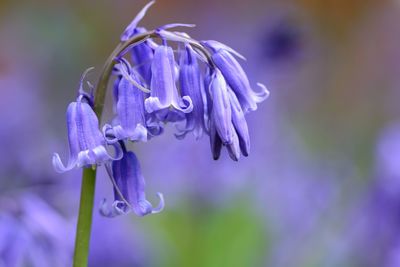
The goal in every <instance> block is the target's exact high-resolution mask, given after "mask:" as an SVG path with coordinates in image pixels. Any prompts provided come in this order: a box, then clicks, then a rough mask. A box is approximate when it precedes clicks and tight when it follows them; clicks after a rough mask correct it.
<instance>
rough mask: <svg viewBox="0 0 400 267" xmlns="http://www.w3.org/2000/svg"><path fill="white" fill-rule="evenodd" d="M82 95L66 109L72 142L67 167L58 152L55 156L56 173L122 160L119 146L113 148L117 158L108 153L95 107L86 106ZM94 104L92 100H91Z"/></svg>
mask: <svg viewBox="0 0 400 267" xmlns="http://www.w3.org/2000/svg"><path fill="white" fill-rule="evenodd" d="M82 81H83V78H82V80H81V84H80V92H81V93H80V94H79V96H78V98H77V100H76V102H72V103H70V104H69V106H68V108H67V129H68V141H69V150H70V154H69V160H68V164H67V165H66V166H65V165H64V164H63V163H62V161H61V159H60V156H59V155H58V154H57V153H54V155H53V166H54V168H55V170H56V171H57V172H60V173H61V172H65V171H68V170H71V169H73V168H75V167H78V168H79V167H88V166H90V165H99V164H101V163H105V162H107V161H110V160H116V159H119V158H121V157H122V153H120V152H121V149H120V147H119V146H118V145H113V146H114V148H115V151H116V156H115V157H113V156H111V155H110V154H109V153H108V152H107V150H106V141H105V139H104V137H103V135H102V133H101V131H100V130H99V120H98V119H97V116H96V114H95V113H94V111H93V109H92V107H91V106H90V105H89V104H88V103H87V98H88V97H87V96H85V95H84V94H83V93H82V90H81V89H82ZM88 102H91V101H88Z"/></svg>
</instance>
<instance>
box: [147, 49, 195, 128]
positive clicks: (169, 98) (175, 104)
mask: <svg viewBox="0 0 400 267" xmlns="http://www.w3.org/2000/svg"><path fill="white" fill-rule="evenodd" d="M151 72H152V77H151V84H150V89H151V92H150V97H149V98H147V99H146V100H145V108H146V111H147V112H148V113H153V112H155V113H156V116H157V117H158V119H159V120H161V121H171V120H174V119H176V114H174V113H176V112H177V113H178V114H179V113H189V112H191V111H192V109H193V104H192V100H191V99H190V97H189V96H183V97H180V96H179V94H178V90H177V88H176V84H175V80H176V74H175V60H174V53H173V51H172V48H171V47H168V46H166V45H160V46H158V47H157V48H156V49H155V52H154V59H153V62H152V64H151ZM171 117H172V118H171Z"/></svg>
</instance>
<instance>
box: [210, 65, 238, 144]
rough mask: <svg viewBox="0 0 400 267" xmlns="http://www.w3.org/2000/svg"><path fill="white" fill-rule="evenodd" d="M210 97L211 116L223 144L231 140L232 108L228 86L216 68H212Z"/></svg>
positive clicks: (229, 142)
mask: <svg viewBox="0 0 400 267" xmlns="http://www.w3.org/2000/svg"><path fill="white" fill-rule="evenodd" d="M209 91H210V94H211V98H212V101H213V102H212V110H211V116H212V117H213V120H214V122H215V128H216V130H217V132H218V134H219V136H220V138H221V140H222V142H223V144H231V143H232V142H233V133H232V130H233V128H232V127H231V125H232V110H231V104H230V100H229V94H228V86H227V84H226V82H225V79H224V77H223V76H222V74H221V72H220V71H219V70H218V69H215V70H214V73H213V75H212V78H211V82H210V85H209Z"/></svg>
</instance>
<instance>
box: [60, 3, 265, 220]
mask: <svg viewBox="0 0 400 267" xmlns="http://www.w3.org/2000/svg"><path fill="white" fill-rule="evenodd" d="M153 4H154V1H152V2H150V3H148V4H147V5H146V6H145V7H144V8H143V9H142V10H141V11H140V12H139V14H138V15H137V16H136V17H135V18H134V19H133V21H132V22H131V23H130V24H129V25H128V27H127V28H126V29H125V31H124V32H123V33H122V35H121V38H120V40H121V44H120V45H119V46H118V47H117V48H116V50H115V51H114V52H113V54H112V56H110V60H109V61H107V63H106V68H105V70H109V72H108V73H111V75H113V76H114V77H113V78H115V82H114V87H113V94H112V95H113V98H114V99H113V103H114V109H113V110H114V113H115V117H114V118H113V120H112V121H111V122H110V123H108V124H105V125H102V126H103V127H102V129H103V134H101V132H100V130H99V126H100V125H99V119H98V118H97V116H96V114H95V112H94V111H93V107H94V105H95V104H96V107H98V106H102V105H103V103H94V101H95V99H94V98H93V94H88V93H85V92H84V91H83V89H82V81H81V86H80V90H79V96H78V98H77V100H76V101H75V102H73V103H71V104H70V106H69V107H68V110H67V124H68V137H69V143H70V160H69V162H68V164H67V166H64V165H63V164H62V162H61V160H60V157H59V156H58V154H55V155H54V157H53V164H54V167H55V168H56V170H57V171H60V172H62V171H66V170H69V169H72V168H74V167H90V166H91V165H100V164H102V163H105V164H104V165H105V166H106V169H107V171H108V173H109V176H110V178H111V181H112V184H113V187H114V193H115V201H114V203H113V204H112V208H111V209H107V207H106V205H105V203H103V205H102V208H101V212H102V214H103V215H105V216H109V217H113V216H116V215H120V214H125V213H128V212H130V211H133V212H134V213H135V214H137V215H138V216H144V215H147V214H151V213H157V212H159V211H161V210H162V208H163V206H164V201H163V197H162V195H161V194H159V197H160V204H159V206H158V207H156V208H153V206H152V205H151V204H150V202H149V201H147V200H146V197H145V193H144V186H145V182H144V178H143V176H142V173H141V169H140V164H139V161H138V159H137V157H136V155H135V154H134V153H133V152H129V151H127V150H126V145H125V143H126V142H128V141H131V142H145V141H148V140H149V139H150V138H152V137H155V136H158V135H160V134H162V133H163V129H164V125H165V124H167V123H173V124H175V126H176V129H177V133H176V134H175V136H176V137H177V138H178V139H181V138H183V137H185V136H186V134H188V133H190V132H193V134H194V136H195V137H196V139H199V138H200V137H202V136H203V135H204V134H206V135H209V138H210V144H211V151H212V155H213V158H214V159H218V158H219V157H220V154H221V150H222V147H225V148H226V150H227V152H228V154H229V156H230V157H231V158H232V159H233V160H235V161H238V160H239V158H240V157H241V155H244V156H248V155H249V152H250V137H249V128H248V126H247V122H246V118H245V115H246V113H248V112H250V111H253V110H255V109H256V108H257V104H258V103H260V102H261V101H263V100H264V99H265V98H266V97H267V96H268V91H267V89H266V88H265V86H263V85H262V84H258V85H259V86H260V87H261V88H262V90H261V91H260V92H255V91H253V90H252V88H251V86H250V82H249V80H248V78H247V75H246V73H245V72H244V70H243V68H242V67H241V66H240V64H239V62H238V61H237V60H236V59H235V57H234V56H237V57H242V56H241V55H240V54H238V53H237V52H236V51H234V50H233V49H232V48H230V47H228V46H226V45H224V44H222V43H219V42H217V41H203V42H200V41H197V40H194V39H193V38H191V37H190V36H189V35H188V34H187V33H183V32H176V31H172V30H171V29H172V28H175V27H193V26H194V25H193V24H182V23H172V24H166V25H163V26H161V27H158V28H156V29H155V30H150V31H147V30H146V28H144V27H139V26H138V24H139V22H140V20H141V19H142V18H143V17H144V15H145V13H146V12H147V10H148V9H149V7H150V6H151V5H153ZM156 39H158V41H156ZM171 42H175V43H178V45H177V47H178V48H179V49H178V54H179V64H178V63H177V62H176V61H175V54H174V53H175V52H174V49H173V48H172V47H171V46H170V43H171ZM127 55H131V57H130V58H128V57H127ZM203 72H204V73H203ZM105 74H107V72H104V73H103V75H105ZM102 78H104V79H102V80H101V82H104V81H107V80H108V78H109V76H107V77H103V76H102ZM82 80H83V78H82ZM102 84H103V83H100V86H99V87H98V88H101V89H104V87H102ZM103 93H104V92H101V93H100V94H99V95H101V96H103V95H105V93H104V94H103ZM99 98H100V99H101V97H99ZM96 101H97V100H96ZM107 145H112V146H114V147H115V148H116V151H117V153H116V156H115V157H112V156H110V154H109V153H108V152H107V150H106V148H107ZM121 150H122V151H123V153H120V151H121Z"/></svg>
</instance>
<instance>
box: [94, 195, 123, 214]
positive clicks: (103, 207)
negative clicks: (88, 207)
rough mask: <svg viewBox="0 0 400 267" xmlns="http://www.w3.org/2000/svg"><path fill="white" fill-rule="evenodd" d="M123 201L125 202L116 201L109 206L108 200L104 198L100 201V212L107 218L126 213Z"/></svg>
mask: <svg viewBox="0 0 400 267" xmlns="http://www.w3.org/2000/svg"><path fill="white" fill-rule="evenodd" d="M121 203H122V204H124V203H123V202H121V201H114V202H113V204H112V205H111V207H108V205H107V200H106V199H105V198H104V199H103V200H102V201H101V203H100V209H99V213H100V214H101V215H102V216H104V217H107V218H114V217H116V216H119V215H123V214H126V212H125V211H124V209H123V207H122V208H121V207H120V206H121V205H120V204H121Z"/></svg>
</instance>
